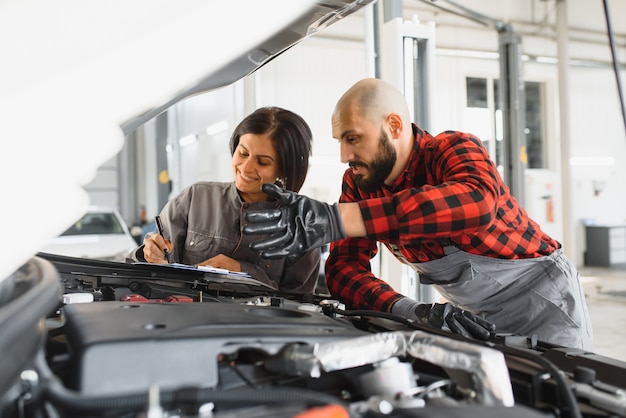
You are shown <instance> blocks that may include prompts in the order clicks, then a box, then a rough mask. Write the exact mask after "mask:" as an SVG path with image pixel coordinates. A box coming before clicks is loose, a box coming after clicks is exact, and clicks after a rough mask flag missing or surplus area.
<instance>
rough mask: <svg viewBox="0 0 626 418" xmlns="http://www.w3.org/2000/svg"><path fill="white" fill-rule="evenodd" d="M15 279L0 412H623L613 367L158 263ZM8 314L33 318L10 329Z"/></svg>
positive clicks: (526, 342) (518, 340)
mask: <svg viewBox="0 0 626 418" xmlns="http://www.w3.org/2000/svg"><path fill="white" fill-rule="evenodd" d="M12 279H13V280H11V281H10V282H12V283H13V287H12V288H11V289H8V290H10V291H11V294H12V295H13V297H12V298H10V299H6V300H5V299H3V300H2V301H1V304H0V313H2V314H3V315H5V314H6V315H9V316H7V317H5V316H0V321H1V322H0V324H1V325H2V329H1V331H0V336H1V337H2V338H1V340H2V342H1V343H0V350H2V351H0V353H2V356H1V358H2V359H1V360H0V367H2V370H3V377H2V378H0V396H1V397H0V416H3V417H4V416H7V417H9V416H10V417H13V416H15V417H76V416H80V417H149V418H153V417H154V418H156V417H216V418H221V417H299V418H309V417H426V416H428V417H461V416H463V417H467V416H483V417H529V418H532V417H616V416H626V392H625V390H626V364H625V363H623V362H620V361H616V360H613V359H609V358H606V357H602V356H598V355H595V354H593V353H586V352H582V351H580V350H576V349H570V348H566V347H559V346H554V345H550V344H546V343H542V342H541V341H537V340H536V338H534V337H532V336H531V337H528V336H518V335H508V334H494V335H492V337H491V338H490V340H489V341H486V342H482V341H476V340H470V339H467V338H464V337H461V336H457V335H453V334H450V333H446V332H445V331H441V330H438V329H432V328H427V327H424V326H422V325H420V324H416V323H412V322H410V321H407V320H405V319H403V318H399V317H395V316H393V315H390V314H386V313H381V312H373V311H355V310H349V309H346V307H345V306H344V305H343V304H341V303H340V302H339V301H336V300H332V299H330V297H329V295H326V294H316V295H299V294H289V293H284V292H278V291H275V290H272V289H268V288H267V287H265V286H263V285H261V284H259V283H257V282H255V281H254V280H246V279H242V278H240V277H231V276H229V275H228V274H215V273H207V272H204V271H193V270H184V271H182V270H177V269H172V268H168V266H158V265H154V266H148V265H133V264H124V263H115V262H107V261H96V260H85V259H77V258H72V257H62V256H53V255H50V254H43V253H40V254H39V255H38V256H37V257H34V258H33V260H32V261H31V262H30V263H29V264H28V265H26V266H24V267H23V268H22V269H20V270H19V271H18V272H16V274H15V277H13V278H12ZM5 282H7V281H5ZM8 290H7V291H8ZM33 292H34V293H33ZM3 294H7V292H3ZM18 304H20V305H21V306H17V305H18ZM9 308H12V309H13V311H11V310H10V309H9ZM18 308H19V309H22V312H24V311H26V310H29V311H33V314H34V317H35V318H34V319H35V320H34V323H32V324H30V325H27V324H24V323H22V324H20V327H17V328H16V327H13V328H14V329H12V330H9V331H6V328H7V324H8V323H11V317H10V315H11V314H13V315H15V312H16V311H15V309H18ZM35 311H39V312H40V313H39V314H36V312H35ZM41 313H43V314H44V315H43V316H42V315H41ZM4 321H6V323H5V322H4ZM14 322H15V321H14ZM11 332H12V333H11ZM7 338H9V340H7ZM5 371H6V372H5Z"/></svg>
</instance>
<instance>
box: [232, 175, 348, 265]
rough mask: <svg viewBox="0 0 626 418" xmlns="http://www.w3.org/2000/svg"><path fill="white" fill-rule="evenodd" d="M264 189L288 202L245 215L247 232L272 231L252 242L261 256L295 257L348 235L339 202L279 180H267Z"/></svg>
mask: <svg viewBox="0 0 626 418" xmlns="http://www.w3.org/2000/svg"><path fill="white" fill-rule="evenodd" d="M261 190H262V191H263V193H266V194H268V195H270V196H272V197H275V198H276V199H277V200H279V201H281V202H283V204H284V206H283V207H281V208H278V209H269V210H262V211H256V212H247V213H246V215H245V218H246V220H247V221H248V225H246V226H244V227H243V233H244V234H248V235H255V234H271V236H270V237H269V238H266V239H264V240H260V241H255V242H253V243H251V244H250V248H252V249H253V250H255V251H259V252H260V253H261V257H263V258H285V257H287V258H293V257H295V256H297V255H299V254H300V253H302V252H303V251H307V250H310V249H313V248H317V247H321V246H323V245H324V244H327V243H329V242H331V241H336V240H338V239H341V238H345V237H346V234H345V232H344V230H343V224H342V223H341V216H340V214H339V209H338V206H337V204H336V203H335V204H333V205H329V204H327V203H323V202H320V201H317V200H315V199H311V198H309V197H306V196H303V195H299V194H297V193H294V192H292V191H289V190H285V189H281V188H280V187H278V186H276V185H275V184H269V183H266V184H263V185H262V186H261Z"/></svg>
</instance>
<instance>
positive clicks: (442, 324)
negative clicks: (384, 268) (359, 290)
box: [391, 298, 496, 340]
mask: <svg viewBox="0 0 626 418" xmlns="http://www.w3.org/2000/svg"><path fill="white" fill-rule="evenodd" d="M409 302H410V303H411V305H409V304H408V303H409ZM398 303H400V305H398ZM396 305H398V306H396ZM409 306H410V309H411V310H410V313H409V315H406V316H407V318H408V319H413V320H417V321H418V322H419V323H421V324H424V325H428V326H431V327H434V328H439V329H442V330H444V331H451V332H453V333H455V334H460V335H463V336H464V337H468V338H476V339H478V340H487V339H489V336H490V335H491V332H493V331H495V329H496V326H495V325H494V324H492V323H491V322H489V321H487V320H486V319H483V318H481V317H479V316H476V315H474V314H473V313H471V312H469V311H466V310H463V309H461V308H458V307H456V306H454V305H451V304H449V303H432V304H430V303H418V302H415V301H413V300H410V299H408V298H403V299H400V300H399V301H398V302H396V303H395V304H394V306H393V307H392V310H391V312H392V313H394V314H396V313H400V311H401V310H405V309H406V308H408V307H409Z"/></svg>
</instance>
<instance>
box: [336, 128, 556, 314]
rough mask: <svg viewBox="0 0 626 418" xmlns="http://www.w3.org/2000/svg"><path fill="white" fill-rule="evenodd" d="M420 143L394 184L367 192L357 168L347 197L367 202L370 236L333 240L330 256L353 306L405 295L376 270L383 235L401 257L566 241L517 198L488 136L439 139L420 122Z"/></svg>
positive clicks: (521, 250)
mask: <svg viewBox="0 0 626 418" xmlns="http://www.w3.org/2000/svg"><path fill="white" fill-rule="evenodd" d="M413 132H414V135H415V146H414V149H413V152H412V154H411V157H410V159H409V163H408V165H407V167H406V169H405V170H404V171H403V172H402V174H401V175H400V176H398V178H397V179H396V180H395V182H394V183H393V185H392V186H390V187H389V186H383V187H382V188H380V189H379V190H378V191H376V192H374V193H364V192H362V191H360V190H359V189H358V187H357V186H356V185H355V181H354V179H355V176H354V173H353V172H352V170H351V169H348V170H346V172H345V173H344V176H343V185H342V193H341V198H340V202H359V205H360V207H361V213H362V214H363V220H364V221H365V228H366V230H367V238H347V239H343V240H340V241H336V242H333V243H332V244H331V247H330V256H329V258H328V260H327V262H326V282H327V285H328V288H329V290H330V291H331V293H332V294H333V295H334V296H335V297H338V298H339V299H340V300H342V301H344V302H345V303H347V304H348V305H350V306H351V307H353V308H365V309H375V310H381V311H389V310H390V309H391V306H392V305H393V303H394V302H395V301H397V300H398V299H399V298H400V297H401V295H400V294H399V293H397V292H395V291H394V290H393V289H392V288H391V286H389V285H388V284H387V283H386V282H384V281H382V280H380V279H377V278H376V277H375V276H374V275H373V274H372V272H371V271H370V259H371V258H372V257H374V256H375V255H376V252H377V245H376V242H377V241H381V242H383V243H384V244H385V245H386V246H387V248H389V250H391V251H392V252H393V253H394V254H395V255H396V257H398V259H400V260H401V261H403V262H407V263H420V262H426V261H430V260H434V259H438V258H441V257H443V256H444V255H445V254H444V251H443V246H442V244H445V243H446V242H450V243H452V244H453V245H455V246H457V247H458V248H460V249H461V250H463V251H465V252H468V253H472V254H478V255H483V256H487V257H495V258H505V259H519V258H533V257H539V256H543V255H548V254H550V253H552V252H553V251H554V250H556V249H557V248H559V247H560V244H559V243H558V242H557V241H556V240H554V239H552V238H550V237H549V236H548V235H546V234H545V233H544V232H543V231H542V230H541V229H540V227H539V225H537V223H535V222H534V221H533V220H532V219H530V218H529V217H528V214H527V213H526V211H525V210H524V209H523V208H521V207H520V206H519V204H518V203H517V200H516V199H515V198H514V197H513V196H511V194H510V192H509V188H508V187H507V186H506V184H504V182H503V180H502V178H501V177H500V174H499V173H498V171H497V169H496V166H495V164H494V163H493V161H492V160H491V159H490V157H489V154H488V153H487V150H486V149H485V147H484V146H483V144H482V142H481V140H480V139H478V138H476V137H474V136H472V135H470V134H467V133H462V132H456V131H446V132H443V133H441V134H439V135H437V136H435V137H433V136H432V135H430V134H429V133H428V132H426V131H424V130H422V129H421V128H419V127H418V126H417V125H413Z"/></svg>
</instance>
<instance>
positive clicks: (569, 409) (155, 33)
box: [0, 0, 626, 418]
mask: <svg viewBox="0 0 626 418" xmlns="http://www.w3.org/2000/svg"><path fill="white" fill-rule="evenodd" d="M9 3H10V6H11V8H10V9H9V10H7V13H4V14H3V13H0V23H1V22H2V19H9V18H10V19H11V21H16V22H17V23H16V24H15V25H13V26H12V27H13V28H14V29H15V30H16V31H18V33H20V32H19V31H20V30H22V26H24V27H27V28H28V27H30V26H32V25H29V24H27V22H29V23H32V22H31V21H30V18H33V17H37V18H38V20H37V22H36V23H37V24H41V25H44V26H45V25H46V24H47V23H46V22H48V20H50V19H48V13H44V12H45V11H46V10H47V11H50V9H46V7H47V6H46V3H47V2H40V3H39V4H38V6H39V7H38V8H37V9H36V10H38V13H33V11H32V9H31V8H30V7H28V6H31V5H32V4H30V3H29V2H14V3H11V2H9ZM22 3H26V5H24V6H22ZM87 3H90V2H87ZM137 3H138V4H135V2H130V3H129V2H111V1H108V2H106V7H102V8H100V9H98V10H97V12H98V13H96V14H97V15H99V17H100V18H101V20H104V22H101V20H98V19H95V20H94V21H93V22H87V23H91V24H89V25H84V27H82V29H83V31H84V32H83V33H81V34H80V35H82V36H83V37H87V38H88V39H89V38H90V37H91V38H93V39H92V40H93V42H92V43H91V46H90V48H88V49H87V51H88V52H87V53H85V56H89V57H100V56H103V57H106V58H108V60H97V61H96V62H95V63H93V65H91V64H89V65H87V64H84V63H81V62H80V59H81V58H83V56H81V57H75V58H72V55H71V54H70V53H68V52H67V51H65V49H64V48H67V49H68V50H71V48H69V47H68V45H71V43H72V42H73V41H74V40H75V38H76V34H75V33H73V32H72V31H70V30H64V31H61V32H63V33H69V34H72V36H67V37H64V38H62V40H63V41H64V42H65V43H59V42H54V41H57V40H58V39H54V36H53V35H54V34H58V32H57V31H49V32H46V34H47V36H49V37H51V38H52V39H51V42H50V45H54V46H58V45H61V48H60V51H59V54H58V55H57V58H60V57H63V54H64V53H66V54H67V56H66V57H65V58H68V65H67V66H66V67H63V66H60V65H59V64H58V61H51V63H50V68H49V69H48V71H49V72H50V73H49V75H50V76H51V78H50V80H47V79H46V80H44V79H37V80H36V82H34V83H33V85H30V84H28V85H21V86H20V83H19V82H15V84H16V86H13V87H12V89H11V91H10V93H13V94H12V95H8V96H6V95H5V96H3V97H2V98H1V99H0V100H2V101H0V110H3V111H5V113H4V114H11V113H10V112H9V110H11V109H16V110H15V112H18V113H17V114H16V117H15V118H7V120H6V124H5V125H4V129H8V132H9V133H10V134H11V135H8V137H9V138H11V139H13V138H14V137H15V138H24V137H25V136H27V137H28V138H31V139H33V140H36V139H39V138H41V139H42V140H41V141H39V142H38V144H39V146H41V147H43V149H44V150H46V148H45V147H47V146H51V147H52V146H54V147H57V150H58V148H59V147H61V148H62V147H68V148H69V149H72V150H74V149H73V148H72V147H74V148H75V149H78V151H81V152H82V154H84V155H85V161H76V158H72V159H71V161H54V159H53V158H42V159H41V160H40V161H35V162H33V164H29V165H28V164H25V162H26V161H30V160H29V158H31V156H30V154H25V153H23V152H20V151H21V148H20V147H22V146H25V147H27V145H23V141H22V142H20V141H15V143H13V142H11V143H9V144H8V145H7V146H8V149H4V150H3V155H7V154H9V155H12V158H14V159H16V160H17V162H18V163H17V164H15V166H14V167H15V169H16V171H17V172H18V173H20V171H19V170H20V169H21V167H22V165H28V167H29V169H30V170H36V171H35V173H37V174H38V175H31V176H30V177H28V176H25V177H23V178H21V181H22V182H23V183H22V184H20V185H19V187H15V188H13V189H9V190H8V191H7V192H6V194H7V195H10V196H12V197H13V201H15V202H18V203H20V206H19V207H18V206H17V205H15V206H9V205H3V208H2V209H3V210H4V211H6V213H5V212H3V215H4V216H3V218H4V219H5V220H14V219H21V220H24V219H30V220H31V222H17V223H18V225H12V224H9V225H7V230H8V232H9V233H10V234H11V236H12V231H14V230H15V231H22V229H20V228H26V229H27V234H25V235H26V236H27V237H28V240H24V241H22V242H18V243H17V245H13V246H12V248H11V249H10V250H11V252H9V253H5V254H4V255H9V256H10V257H9V258H10V259H9V260H8V261H7V263H5V264H3V265H2V268H3V270H2V277H0V416H2V417H4V416H7V417H27V418H28V417H33V418H34V417H37V418H40V417H42V418H51V417H64V418H65V417H99V416H102V417H104V416H106V417H149V418H157V417H158V418H163V417H174V416H176V417H214V418H226V417H300V418H304V417H321V416H323V417H348V416H350V417H383V416H384V417H426V416H428V417H467V416H484V417H505V418H506V417H527V418H534V417H564V418H569V417H572V418H574V417H583V416H585V417H591V416H593V417H614V416H626V397H625V395H624V393H625V392H624V391H625V390H626V383H625V382H626V379H625V376H626V364H624V362H619V361H616V360H613V359H610V358H606V357H603V356H600V355H596V354H594V353H588V352H584V351H581V350H578V349H572V348H568V347H561V346H556V345H552V344H547V343H544V342H542V341H537V339H536V338H535V337H533V336H521V335H510V334H502V333H494V334H493V335H492V336H491V337H490V339H489V340H488V341H486V342H482V341H476V340H471V339H467V338H464V337H462V336H458V335H453V334H450V333H447V332H445V331H442V330H438V329H433V328H430V327H426V326H424V325H421V324H419V323H415V322H411V321H407V320H406V319H405V318H401V317H398V316H394V315H390V314H388V313H384V312H375V311H355V310H351V309H348V308H346V306H344V305H343V304H342V303H341V302H340V301H337V300H333V299H331V298H330V297H329V295H327V294H325V293H324V292H320V293H317V294H305V295H303V294H294V293H289V292H281V291H276V290H273V289H270V288H267V287H265V286H264V285H263V284H262V283H260V282H257V281H255V280H249V279H248V278H246V277H242V276H241V275H237V274H234V273H232V272H227V271H226V272H224V271H206V270H202V269H197V268H194V267H193V266H178V265H155V264H149V263H120V262H113V261H108V260H97V259H86V258H82V257H71V256H63V255H56V254H50V253H45V252H41V249H42V248H44V247H45V244H46V243H47V242H48V241H49V240H50V239H51V238H53V237H55V236H57V235H59V234H60V233H62V232H63V231H64V230H66V229H67V228H68V227H69V226H70V225H71V224H72V223H74V222H75V219H76V218H78V217H79V216H80V215H82V214H83V213H84V211H85V209H86V206H87V204H88V202H87V201H86V200H85V199H84V193H83V192H82V190H81V185H83V184H85V183H87V182H88V181H89V179H90V178H91V173H92V172H93V170H94V169H95V167H97V164H98V163H99V162H102V161H106V160H107V159H108V158H110V157H111V155H112V153H115V152H116V150H117V149H119V139H120V137H122V136H123V135H122V134H123V133H124V132H127V131H128V130H132V129H133V128H134V127H136V126H139V125H140V124H141V122H142V121H145V120H147V119H149V118H150V117H153V116H154V115H156V114H159V112H161V111H162V110H163V109H164V108H166V107H167V106H168V105H169V104H171V103H175V102H176V101H177V100H180V99H181V98H182V97H187V96H188V95H190V94H194V93H196V92H199V91H203V90H210V89H211V88H215V87H218V86H220V85H224V84H227V83H230V82H233V81H235V80H236V79H239V78H241V77H242V76H243V75H245V74H247V73H249V72H250V71H253V70H254V69H255V68H258V67H259V66H261V65H262V64H263V63H264V62H267V61H268V60H270V59H271V58H272V57H274V56H276V55H278V54H279V53H280V52H282V51H284V50H285V49H286V48H289V47H292V46H293V45H295V44H296V43H297V41H298V40H299V39H302V38H303V37H306V36H309V35H311V34H314V33H315V32H316V31H317V30H320V29H322V28H323V27H324V26H325V25H327V24H331V23H332V22H333V21H335V20H337V19H340V18H341V17H343V16H347V15H349V14H350V13H353V12H355V11H358V10H359V9H361V8H362V7H364V6H365V5H367V4H368V3H370V2H369V1H358V0H357V1H350V0H346V1H339V0H328V1H305V0H302V1H297V2H296V1H292V0H283V1H276V0H267V1H263V2H259V1H257V0H249V1H233V2H219V1H208V2H207V1H176V2H173V3H168V2H161V3H159V4H158V6H159V7H154V6H153V4H152V3H153V2H137ZM49 7H54V8H55V9H60V10H62V11H63V13H64V14H68V15H72V14H73V13H74V14H75V16H76V17H78V18H80V17H82V16H84V15H89V16H92V14H89V13H86V10H85V9H84V7H87V6H85V4H84V2H67V3H63V4H58V3H57V2H53V4H52V5H51V6H49ZM157 9H158V10H157ZM161 9H163V10H161ZM110 10H113V11H114V12H118V13H112V15H119V16H121V17H122V19H120V20H119V21H116V22H118V23H119V22H121V21H124V22H127V23H128V22H130V24H129V25H128V27H116V26H115V25H112V24H111V22H110V21H109V20H107V19H105V18H104V17H107V16H108V17H110V15H106V12H108V11H110ZM133 10H134V11H135V13H136V14H135V15H133V16H134V17H136V19H129V18H128V16H129V15H130V13H131V12H132V11H133ZM242 10H246V11H247V12H248V13H241V11H242ZM263 11H265V13H264V14H262V15H261V12H263ZM81 12H82V14H81ZM157 12H158V13H159V14H158V15H157V14H156V13H157ZM124 13H126V15H125V14H124ZM102 15H106V16H102ZM144 15H150V16H151V17H152V20H155V21H156V22H155V24H154V27H151V28H149V29H152V30H143V31H138V32H134V29H135V27H136V26H140V24H141V22H142V20H141V17H142V16H144ZM260 16H262V18H260ZM19 18H21V19H19ZM11 21H4V23H5V25H4V27H6V26H7V24H10V23H11ZM58 23H59V22H57V21H54V19H52V23H51V24H54V25H55V27H57V28H58ZM99 25H102V27H101V28H100V29H99V30H98V27H99ZM94 27H95V29H94ZM114 27H115V28H116V30H113V29H112V28H114ZM0 28H3V25H0ZM241 28H245V34H244V35H245V36H241V34H242V29H241ZM64 29H67V28H65V27H64ZM0 30H5V29H0ZM194 31H195V32H194ZM133 35H136V37H133ZM161 35H163V36H164V37H165V38H163V39H168V40H171V41H174V42H171V44H172V45H173V47H172V50H171V51H170V50H168V46H169V45H170V43H166V44H163V43H161V44H160V45H161V46H162V47H163V48H165V49H164V50H167V51H168V52H172V53H174V52H176V53H178V52H180V53H181V54H184V53H185V49H186V48H187V47H190V46H191V47H193V48H191V49H192V50H191V51H190V52H189V54H188V55H185V56H184V58H185V62H186V64H187V65H179V66H177V67H176V71H173V70H172V69H171V68H167V66H165V64H164V62H165V61H166V60H163V53H164V52H163V51H159V52H161V53H155V50H154V49H153V47H154V44H159V42H154V40H155V39H159V40H161V41H162V40H163V39H161V38H159V36H161ZM16 39H17V38H16ZM105 39H106V40H108V41H106V42H105V41H103V40H105ZM36 41H38V42H33V45H34V46H33V48H34V49H36V47H37V46H38V45H39V43H41V41H42V39H37V40H36ZM98 41H102V43H99V42H98ZM12 44H13V43H12ZM15 44H19V48H16V49H15V53H14V54H13V55H11V54H8V55H9V58H12V57H13V58H15V60H5V63H6V62H11V63H13V62H18V61H19V59H18V58H20V59H22V60H26V59H27V58H28V57H27V56H26V55H27V54H26V55H24V54H22V55H21V49H23V48H24V46H25V45H29V44H28V39H20V42H15ZM11 48H12V45H11V46H7V49H10V51H9V52H11V51H14V50H13V49H11ZM209 50H210V51H211V54H198V51H209ZM36 52H37V50H36ZM39 52H41V54H40V55H38V54H31V55H33V56H35V57H36V58H37V59H40V57H41V56H47V54H46V52H45V51H44V50H39ZM137 54H139V58H140V59H134V61H133V62H135V63H136V65H125V64H126V63H127V61H126V60H125V58H128V57H129V56H135V55H137ZM135 58H136V57H135ZM170 58H172V59H174V60H175V62H176V63H177V64H178V63H179V62H180V61H181V60H183V56H182V55H177V56H176V55H173V56H172V57H170ZM176 60H178V61H176ZM83 64H84V65H83ZM191 64H194V65H191ZM162 67H163V68H162ZM26 70H28V71H26ZM36 70H37V68H31V67H28V68H26V69H25V70H24V71H25V72H26V78H28V77H29V76H32V74H31V73H29V71H36ZM151 71H152V72H151ZM15 74H16V77H17V75H18V72H16V73H15ZM59 75H62V76H61V77H60V78H54V77H52V76H59ZM155 75H156V77H155V78H153V76H155ZM31 78H32V77H31ZM155 80H156V81H155ZM18 81H19V80H18ZM70 86H72V87H73V89H71V91H70V88H69V87H70ZM86 86H88V87H90V89H89V88H86ZM19 87H21V88H19ZM139 87H145V89H140V88H139ZM86 90H89V91H88V92H87V91H86ZM61 93H65V94H61ZM83 93H85V94H83ZM68 95H69V96H70V98H71V100H69V101H68V102H67V103H64V104H66V107H63V108H62V109H61V110H57V106H56V102H57V101H59V100H62V98H63V100H64V99H65V98H66V97H67V96H68ZM7 97H8V99H7ZM36 99H39V100H36ZM33 116H37V117H41V120H39V119H37V122H39V123H37V124H27V123H26V122H29V121H31V120H33ZM42 121H43V122H47V123H44V124H43V127H41V126H40V125H42V123H41V122H42ZM84 125H88V126H90V127H91V128H92V129H91V131H92V132H97V136H96V137H95V138H83V136H82V133H80V132H79V133H77V132H74V130H76V129H78V130H79V128H80V127H81V126H84ZM7 126H8V128H7ZM24 126H29V127H30V129H29V130H24ZM68 127H71V129H68ZM113 127H114V128H115V129H113ZM51 136H52V137H53V138H54V139H55V141H54V143H53V145H49V143H51V142H52V141H50V140H49V138H50V137H51ZM64 141H65V142H64ZM27 142H28V141H27ZM85 143H86V144H85ZM28 144H29V146H31V145H30V142H28ZM31 147H32V146H31ZM93 148H95V149H93ZM38 151H39V150H38ZM78 151H77V152H78ZM39 154H40V153H38V154H37V155H39ZM44 154H45V153H44ZM65 154H66V153H64V152H56V153H54V154H52V153H51V154H50V155H58V156H59V158H62V156H63V155H65ZM67 154H69V153H67ZM49 160H53V161H49ZM79 163H84V165H80V164H79ZM55 169H56V170H55ZM29 173H30V172H29ZM9 186H11V187H13V186H12V184H10V185H9ZM33 190H37V191H38V192H37V193H33ZM41 201H45V202H46V203H47V206H46V210H47V214H48V216H46V217H45V218H44V219H42V218H41V216H39V217H38V216H34V215H36V214H40V213H41V208H42V205H41ZM55 209H57V210H55ZM11 228H15V229H14V230H13V229H11ZM15 235H16V237H17V236H18V235H17V234H15ZM23 235H24V234H23V231H22V234H21V235H19V236H20V237H21V236H23Z"/></svg>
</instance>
